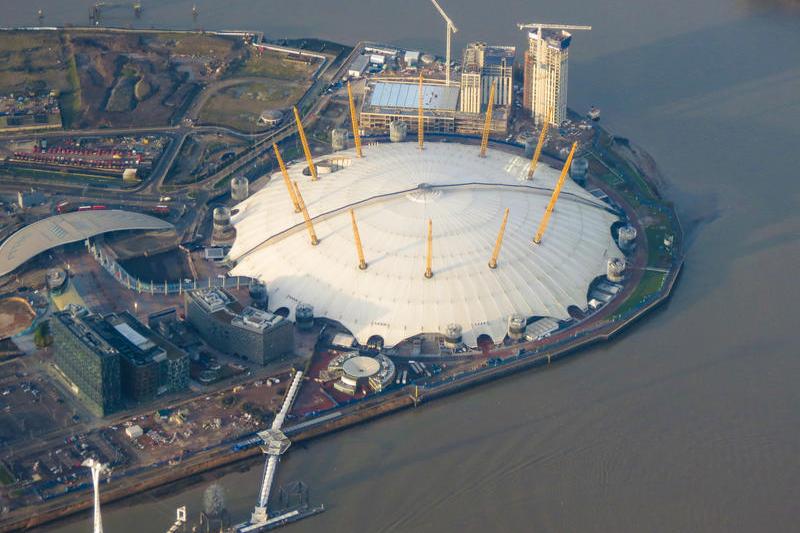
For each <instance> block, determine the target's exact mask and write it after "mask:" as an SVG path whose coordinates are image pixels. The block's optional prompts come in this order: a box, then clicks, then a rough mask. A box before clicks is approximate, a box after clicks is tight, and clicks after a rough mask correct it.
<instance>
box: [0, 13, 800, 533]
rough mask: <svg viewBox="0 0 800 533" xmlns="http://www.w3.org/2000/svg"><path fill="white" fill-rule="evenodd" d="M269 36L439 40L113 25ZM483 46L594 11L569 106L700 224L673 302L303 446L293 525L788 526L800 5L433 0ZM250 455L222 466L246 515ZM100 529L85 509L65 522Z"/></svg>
mask: <svg viewBox="0 0 800 533" xmlns="http://www.w3.org/2000/svg"><path fill="white" fill-rule="evenodd" d="M0 3H2V5H3V12H2V16H1V18H2V20H0V25H32V24H35V23H36V20H35V19H36V17H35V10H36V8H38V7H42V8H43V9H44V10H45V21H44V24H46V25H56V24H63V23H74V24H83V23H86V22H87V20H88V17H87V14H88V6H89V4H90V1H89V0H58V1H56V0H39V1H38V4H35V5H34V3H31V2H28V1H26V0H2V2H0ZM193 3H196V4H197V6H198V9H199V18H198V23H197V24H198V25H199V26H204V27H207V28H214V29H250V30H261V31H265V32H266V33H267V35H268V36H273V37H283V36H288V37H302V36H318V37H322V38H328V39H332V40H338V41H342V42H347V43H354V42H355V41H357V40H359V39H369V40H380V41H384V42H389V43H395V44H398V45H403V46H408V47H414V48H424V49H430V50H433V51H436V52H439V53H443V52H444V32H443V29H444V26H443V24H442V22H441V20H440V19H439V17H438V15H437V14H436V12H435V11H434V8H433V7H432V6H431V5H430V3H429V2H428V1H427V0H407V1H398V0H394V1H389V0H372V1H367V0H361V1H354V0H328V1H327V2H320V1H319V0H292V1H288V0H230V1H226V2H222V1H211V0H149V1H148V0H143V5H144V13H143V14H142V18H141V19H140V20H139V21H134V19H133V18H132V16H131V15H130V14H129V13H128V11H127V10H123V9H121V8H120V9H118V10H113V11H109V12H108V13H109V16H108V18H107V19H106V20H107V21H108V22H109V23H113V24H116V25H129V24H132V23H135V24H136V25H138V26H143V27H149V26H151V25H152V26H174V27H193V22H192V17H191V8H192V4H193ZM443 4H445V9H447V10H448V12H449V14H450V16H451V17H452V18H453V20H454V21H455V22H456V24H457V25H458V26H459V30H460V31H459V32H458V33H457V34H456V36H455V43H454V44H455V49H457V50H460V49H461V48H462V47H463V45H464V44H465V43H466V42H468V41H470V40H486V41H489V42H492V43H498V44H509V43H510V44H517V45H518V46H519V47H520V49H521V47H522V46H524V41H525V36H524V34H523V33H522V32H519V31H517V30H516V28H515V25H514V24H515V23H516V22H525V21H545V22H563V23H572V24H591V25H592V26H594V29H593V30H592V31H591V32H580V33H577V34H576V36H575V38H574V40H573V45H572V48H571V54H572V57H571V61H570V106H571V107H573V108H575V109H578V110H585V109H587V108H588V106H589V105H592V104H594V105H597V106H599V107H601V108H602V110H603V119H602V121H603V123H604V124H605V125H606V126H607V127H608V128H610V129H611V130H612V131H613V132H615V133H617V134H619V135H623V136H627V137H629V138H631V139H632V140H633V141H634V142H636V143H637V144H638V145H640V146H641V147H643V148H644V149H645V150H647V151H649V152H650V154H651V155H652V156H653V157H654V158H655V160H656V161H657V162H658V165H659V167H660V170H661V173H662V174H663V177H664V180H665V182H666V185H665V188H664V190H665V192H666V193H667V195H668V196H669V197H670V198H671V199H673V200H674V201H675V202H676V203H677V204H678V206H679V212H680V213H681V216H682V219H683V221H684V223H685V225H686V229H687V232H688V235H689V245H688V255H687V260H686V265H685V271H684V272H683V274H682V277H681V279H680V281H679V283H678V285H677V289H676V292H675V294H674V297H673V298H672V300H671V301H670V303H669V305H668V306H666V307H665V308H663V309H661V310H660V311H658V312H656V313H654V314H653V315H652V316H650V317H649V318H648V319H646V320H645V321H643V322H640V323H639V324H637V325H636V326H635V327H633V328H632V329H631V330H630V331H629V332H628V333H627V334H625V335H623V336H622V337H621V338H619V339H618V340H616V341H614V342H612V343H609V344H606V345H602V346H600V347H597V348H593V349H591V350H588V351H586V352H584V353H583V354H582V355H580V356H578V357H574V358H570V359H568V360H567V361H566V362H564V363H562V364H558V365H557V366H555V367H554V368H550V369H548V370H546V371H543V372H528V373H523V374H519V375H517V376H515V377H512V378H510V379H506V380H502V381H498V382H495V383H493V384H491V385H488V386H483V387H480V388H476V389H473V390H471V391H469V392H466V393H464V394H460V395H458V396H454V397H451V398H448V399H446V400H442V401H437V402H435V403H432V404H430V405H427V406H425V407H424V408H422V409H418V410H415V411H406V412H404V413H401V414H398V415H396V416H391V417H388V418H385V419H382V420H379V421H377V422H374V423H369V424H367V425H363V426H360V427H357V428H354V429H351V430H347V431H345V432H342V433H338V434H335V435H332V436H328V437H325V438H322V439H319V440H316V441H313V442H311V443H308V444H307V445H305V446H301V445H298V446H296V447H295V448H293V449H292V451H291V452H290V453H289V454H288V455H287V456H286V458H285V460H284V461H283V462H282V463H281V466H280V468H279V474H278V482H279V483H285V482H289V481H292V480H295V479H301V480H303V481H305V482H306V483H307V484H308V485H309V486H310V487H311V498H312V501H314V502H317V503H320V502H321V503H324V504H325V505H326V507H327V508H328V510H327V511H326V512H325V513H324V514H322V515H319V516H317V517H314V518H311V519H309V520H305V521H303V522H300V523H297V524H295V525H292V526H290V527H291V529H290V530H291V531H293V532H297V533H300V532H304V531H321V530H327V531H358V532H361V531H366V532H373V531H383V532H388V531H397V532H401V531H415V532H420V533H421V532H449V531H458V532H472V531H581V532H584V531H631V532H641V531H649V532H656V531H670V532H672V531H720V532H722V531H725V532H730V531H797V530H798V527H799V526H798V519H799V518H800V511H798V510H799V509H800V503H798V502H800V387H798V378H800V348H799V347H798V342H797V340H796V339H797V335H798V330H799V329H800V328H798V326H800V321H798V318H797V314H796V309H797V308H796V306H797V302H798V301H800V289H798V272H800V215H798V211H799V210H798V208H799V207H800V185H798V183H800V172H798V158H799V157H800V152H798V141H800V2H797V1H796V0H784V1H781V0H774V1H767V2H756V1H755V0H753V1H745V0H706V1H703V2H699V1H697V0H675V1H673V2H663V1H661V0H602V1H588V0H583V1H581V0H561V1H559V2H542V1H523V0H495V1H493V2H485V1H477V0H444V1H443ZM260 475H261V465H260V463H254V465H253V467H252V468H251V469H250V470H249V471H248V472H246V473H234V474H228V475H226V476H224V477H222V478H221V479H220V480H219V481H220V483H221V484H222V485H223V486H224V487H225V488H226V490H227V495H228V508H229V510H230V511H231V512H232V513H233V515H234V517H236V518H237V519H243V518H245V517H246V516H247V515H248V514H249V512H250V510H251V509H252V505H253V504H254V502H255V497H256V491H257V484H258V479H259V477H260ZM204 488H205V485H196V486H192V487H190V488H188V489H180V490H176V491H173V492H171V493H170V494H169V495H168V496H166V497H163V496H155V495H145V496H143V497H140V498H138V499H136V500H135V501H133V502H124V503H121V504H117V505H112V506H108V507H107V508H106V509H105V512H104V523H105V529H106V531H108V532H111V533H134V532H135V533H139V532H142V533H149V532H154V533H155V532H160V531H165V530H166V529H167V528H168V526H169V524H170V523H171V521H172V520H173V517H174V509H175V508H176V507H177V506H179V505H187V506H188V507H189V511H190V513H192V514H194V515H195V516H196V513H197V512H198V511H199V510H200V506H201V504H200V502H201V493H202V490H203V489H204ZM49 529H51V530H52V531H58V532H59V533H72V532H83V531H89V530H90V524H89V513H86V515H85V516H82V517H79V518H77V519H74V520H71V521H68V522H64V523H62V524H58V525H56V526H55V527H53V528H49Z"/></svg>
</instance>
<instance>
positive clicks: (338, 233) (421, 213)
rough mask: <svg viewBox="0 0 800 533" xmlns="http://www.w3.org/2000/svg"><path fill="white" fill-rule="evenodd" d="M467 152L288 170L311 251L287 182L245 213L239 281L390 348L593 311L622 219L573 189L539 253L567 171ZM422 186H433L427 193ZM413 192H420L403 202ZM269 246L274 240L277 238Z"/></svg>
mask: <svg viewBox="0 0 800 533" xmlns="http://www.w3.org/2000/svg"><path fill="white" fill-rule="evenodd" d="M477 154H478V148H477V147H475V146H468V145H462V144H452V143H429V144H426V145H425V150H423V151H419V149H418V148H417V146H416V144H415V143H398V144H382V145H378V146H369V147H365V150H364V155H365V157H364V158H363V159H356V158H355V157H354V154H353V153H352V151H344V152H338V153H336V154H335V155H334V157H336V158H344V159H345V160H346V161H345V163H344V164H345V165H346V167H345V168H344V169H342V170H339V171H338V172H335V173H333V174H325V175H321V178H320V180H319V181H317V182H311V180H310V178H309V177H307V176H304V175H303V174H302V169H303V167H304V166H305V165H302V164H297V165H293V166H291V167H290V169H289V172H290V175H291V177H292V179H293V180H297V181H298V183H299V186H300V190H301V192H302V195H303V198H304V200H305V203H306V205H307V206H308V211H309V213H310V215H311V217H312V218H314V227H315V230H316V233H317V236H318V237H319V239H320V243H319V245H318V246H311V245H310V244H309V237H308V234H307V233H306V230H305V227H304V225H303V218H302V215H301V214H298V213H294V210H293V208H292V204H291V201H290V199H289V195H288V192H287V191H286V188H285V186H284V183H283V179H282V178H281V177H280V174H276V175H275V176H274V177H273V179H272V180H271V181H270V183H269V184H268V185H267V186H266V187H264V188H263V189H262V190H261V191H259V192H258V193H256V194H254V195H253V196H251V197H250V198H248V199H247V200H245V201H244V202H242V203H241V204H239V205H238V206H237V207H236V209H238V212H236V214H235V215H234V216H233V223H234V225H235V226H236V231H237V238H236V242H235V243H234V246H233V248H232V250H231V253H230V256H231V258H232V259H235V260H237V261H238V264H237V266H236V268H234V270H233V271H232V274H233V275H243V276H253V277H256V278H259V279H261V280H263V281H264V282H266V283H267V287H268V290H269V296H270V304H271V306H272V307H275V308H277V307H282V306H285V307H288V308H289V309H290V310H291V311H292V312H294V308H295V306H296V305H297V303H299V302H306V303H310V304H312V305H313V306H314V309H315V314H317V315H318V316H325V317H328V318H331V319H334V320H337V321H339V322H341V323H342V324H343V325H345V326H346V327H347V328H348V329H350V330H351V331H352V333H353V335H355V337H356V338H357V339H358V340H359V342H361V343H365V342H366V340H367V339H368V338H369V337H370V336H371V335H380V336H382V337H383V338H384V341H385V344H386V345H387V346H392V345H394V344H396V343H398V342H399V341H401V340H403V339H405V338H408V337H410V336H412V335H415V334H417V333H421V332H443V331H444V329H445V327H446V325H447V324H449V323H452V322H455V323H458V324H461V326H462V327H463V329H464V341H465V342H466V343H467V344H469V345H472V346H474V345H475V344H476V339H477V337H478V336H479V335H480V334H482V333H486V334H488V335H490V336H491V337H492V338H493V339H494V340H495V341H500V340H502V338H503V336H504V335H505V332H506V328H507V320H508V316H509V315H511V314H512V313H521V314H523V315H526V316H531V315H542V316H552V317H554V318H566V317H567V316H568V314H567V307H568V306H570V305H577V306H579V307H581V308H586V303H587V299H586V293H587V289H588V286H589V284H590V282H591V281H592V280H593V279H594V278H595V277H597V276H599V275H602V274H604V273H605V269H606V259H607V258H608V257H612V256H619V255H620V252H619V250H618V248H617V246H616V244H615V243H614V241H613V239H612V237H611V231H610V226H611V224H612V223H613V222H614V221H615V220H617V217H616V216H614V215H613V214H612V213H609V212H608V211H607V210H606V209H605V208H606V207H607V206H606V204H603V203H602V202H600V201H599V200H597V199H596V198H595V197H593V196H592V195H591V194H589V193H588V192H586V191H585V190H584V189H582V188H580V187H579V186H577V185H576V184H575V183H573V182H572V181H571V180H569V179H568V180H567V182H566V183H565V185H564V188H563V190H562V193H561V197H560V199H559V201H558V204H557V206H556V209H555V211H554V212H553V217H552V219H551V220H550V225H549V227H548V229H547V232H546V233H545V235H544V239H543V242H542V244H541V245H538V246H537V245H534V244H532V237H533V235H534V233H535V231H536V228H537V226H538V224H539V221H540V220H541V217H542V215H543V213H544V211H545V207H546V206H547V202H548V201H549V198H550V194H551V191H552V188H553V187H554V185H555V182H556V180H557V179H558V175H559V171H557V170H555V169H552V168H550V167H549V166H547V165H545V164H543V163H540V164H539V165H538V167H537V170H536V175H535V176H534V180H533V181H527V180H525V175H526V173H527V168H528V161H527V160H525V159H523V158H520V157H517V156H514V155H510V154H507V153H504V152H500V151H497V150H489V151H488V153H487V157H486V158H479V157H478V155H477ZM420 183H427V184H429V185H431V186H433V188H432V189H427V190H426V189H422V190H421V189H417V186H418V185H419V184H420ZM403 191H411V192H403ZM349 206H354V208H355V211H356V217H357V219H358V225H359V232H360V235H361V240H362V243H363V247H364V253H365V256H366V261H367V263H368V264H369V268H368V269H367V270H365V271H361V270H359V269H358V267H357V263H358V261H357V257H356V249H355V244H354V239H353V233H352V229H351V223H350V216H349V212H348V208H349ZM506 207H508V208H509V209H510V215H509V221H508V226H507V228H506V232H505V237H504V240H503V247H502V251H501V253H500V258H499V260H498V267H497V268H496V269H494V270H492V269H489V268H488V266H487V263H488V261H489V258H490V256H491V252H492V248H493V246H494V242H495V239H496V237H497V232H498V230H499V227H500V222H501V220H502V217H503V211H504V210H505V208H506ZM429 218H430V219H432V220H433V235H434V237H433V272H434V276H433V278H432V279H426V278H424V276H423V272H424V270H425V257H426V236H427V221H428V219H429ZM268 239H269V241H268V242H265V241H267V240H268Z"/></svg>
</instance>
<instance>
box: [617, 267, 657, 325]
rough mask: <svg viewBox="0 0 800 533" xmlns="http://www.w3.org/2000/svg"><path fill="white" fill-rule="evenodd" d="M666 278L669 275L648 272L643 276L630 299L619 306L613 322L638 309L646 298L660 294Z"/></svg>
mask: <svg viewBox="0 0 800 533" xmlns="http://www.w3.org/2000/svg"><path fill="white" fill-rule="evenodd" d="M666 276H667V275H666V273H664V272H656V271H653V270H646V271H645V273H644V274H643V275H642V279H641V280H640V281H639V284H638V285H637V286H636V288H635V289H634V291H633V292H632V293H631V295H630V296H628V299H627V300H625V301H624V302H623V303H622V305H620V306H619V308H617V311H616V312H615V313H614V316H613V317H612V320H618V319H619V318H621V317H623V316H624V315H625V314H626V313H628V312H629V311H630V310H631V309H634V308H636V307H637V306H638V305H639V304H640V303H641V302H642V300H643V299H644V298H646V297H647V296H649V295H651V294H656V293H658V292H659V291H660V290H661V286H662V285H664V278H666Z"/></svg>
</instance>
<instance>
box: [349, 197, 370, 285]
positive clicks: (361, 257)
mask: <svg viewBox="0 0 800 533" xmlns="http://www.w3.org/2000/svg"><path fill="white" fill-rule="evenodd" d="M350 220H351V221H352V222H353V239H355V241H356V251H357V252H358V268H359V269H361V270H366V269H367V261H366V260H365V259H364V248H362V247H361V236H360V235H359V233H358V224H356V212H355V210H353V209H351V210H350Z"/></svg>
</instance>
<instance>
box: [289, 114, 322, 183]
mask: <svg viewBox="0 0 800 533" xmlns="http://www.w3.org/2000/svg"><path fill="white" fill-rule="evenodd" d="M292 111H294V120H295V122H297V133H298V134H300V142H302V143H303V152H304V153H305V154H306V161H307V162H308V170H309V172H311V181H317V167H315V166H314V160H313V159H311V148H309V147H308V139H306V131H305V130H304V129H303V123H302V122H301V121H300V113H299V112H298V111H297V106H294V107H292Z"/></svg>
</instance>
